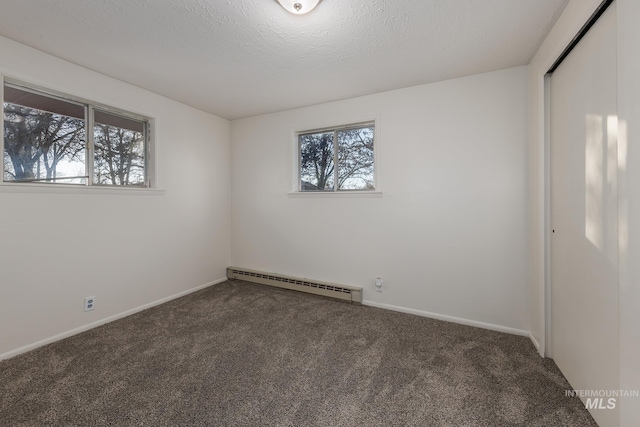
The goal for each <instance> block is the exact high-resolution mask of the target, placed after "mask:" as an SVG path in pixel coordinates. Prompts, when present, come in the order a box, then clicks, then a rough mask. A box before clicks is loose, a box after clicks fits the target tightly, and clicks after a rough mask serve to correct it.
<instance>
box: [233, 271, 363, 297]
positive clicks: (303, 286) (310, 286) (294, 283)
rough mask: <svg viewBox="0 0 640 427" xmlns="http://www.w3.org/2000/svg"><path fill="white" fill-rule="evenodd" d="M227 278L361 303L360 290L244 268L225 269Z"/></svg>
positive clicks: (353, 287)
mask: <svg viewBox="0 0 640 427" xmlns="http://www.w3.org/2000/svg"><path fill="white" fill-rule="evenodd" d="M227 278H228V279H238V280H246V281H247V282H253V283H260V284H262V285H268V286H275V287H278V288H284V289H290V290H292V291H300V292H307V293H310V294H316V295H322V296H325V297H330V298H337V299H340V300H343V301H349V302H353V303H356V304H361V303H362V288H358V287H355V286H348V285H338V284H335V283H329V282H321V281H318V280H311V279H303V278H300V277H291V276H284V275H282V274H275V273H266V272H264V271H256V270H248V269H246V268H238V267H227Z"/></svg>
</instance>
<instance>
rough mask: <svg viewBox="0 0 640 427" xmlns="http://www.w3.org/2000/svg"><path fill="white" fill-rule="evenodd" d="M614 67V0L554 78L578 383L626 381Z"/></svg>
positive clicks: (562, 259) (559, 233)
mask: <svg viewBox="0 0 640 427" xmlns="http://www.w3.org/2000/svg"><path fill="white" fill-rule="evenodd" d="M616 75H617V73H616V5H615V2H614V3H613V4H612V5H611V6H610V7H609V8H608V9H607V10H606V11H605V13H604V14H603V15H602V16H601V17H600V19H599V20H598V21H597V22H596V23H595V25H594V26H593V27H592V28H591V29H590V30H589V32H588V33H587V34H586V35H585V37H584V38H583V39H582V40H581V41H580V42H579V43H578V45H577V46H576V48H575V49H574V50H573V51H572V52H571V53H570V54H569V56H568V57H567V58H566V59H565V60H564V62H562V64H561V65H560V66H559V67H558V68H557V69H556V70H555V71H554V72H553V74H552V75H551V83H550V85H551V86H550V93H551V99H550V116H551V121H550V124H551V126H550V146H551V228H552V230H553V232H552V235H551V345H552V348H551V351H552V357H553V359H554V360H555V362H556V364H557V365H558V367H559V368H560V369H561V370H562V372H563V373H564V374H565V376H566V377H567V379H568V380H569V382H570V383H571V385H572V387H573V388H574V389H580V390H616V389H618V383H619V381H618V378H619V376H618V360H619V358H618V348H619V347H618V265H617V263H618V261H617V257H618V256H617V254H618V244H617V229H618V224H617V191H616V176H617V112H616V104H617V100H616V93H617V92H616ZM583 400H586V399H583ZM598 403H599V406H606V405H607V404H608V402H607V399H606V398H605V399H604V403H603V404H601V405H600V402H598ZM591 404H593V402H591ZM591 413H592V414H593V416H594V418H595V419H596V421H598V423H599V424H600V425H601V426H615V425H617V424H618V421H617V420H618V418H617V417H618V414H617V409H592V410H591Z"/></svg>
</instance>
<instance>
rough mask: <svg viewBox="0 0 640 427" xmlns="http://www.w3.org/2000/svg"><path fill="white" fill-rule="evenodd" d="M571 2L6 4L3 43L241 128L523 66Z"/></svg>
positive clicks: (67, 0) (90, 0) (1, 15)
mask: <svg viewBox="0 0 640 427" xmlns="http://www.w3.org/2000/svg"><path fill="white" fill-rule="evenodd" d="M567 2H568V0H323V1H322V2H321V3H320V4H319V5H318V7H317V8H316V9H315V10H314V11H312V12H310V13H309V14H306V15H293V14H290V13H288V12H286V11H285V10H284V9H283V8H282V7H281V6H280V5H279V4H278V2H277V1H275V0H63V1H61V0H1V2H0V35H2V36H5V37H8V38H10V39H13V40H16V41H18V42H21V43H24V44H26V45H29V46H32V47H34V48H37V49H40V50H42V51H45V52H48V53H51V54H53V55H56V56H58V57H60V58H64V59H66V60H69V61H71V62H74V63H76V64H79V65H82V66H84V67H87V68H90V69H93V70H96V71H99V72H101V73H104V74H106V75H109V76H112V77H115V78H117V79H120V80H123V81H126V82H129V83H132V84H134V85H137V86H140V87H143V88H146V89H148V90H151V91H153V92H156V93H159V94H162V95H165V96H167V97H169V98H173V99H175V100H178V101H181V102H184V103H185V104H188V105H191V106H194V107H196V108H199V109H201V110H204V111H208V112H210V113H213V114H216V115H218V116H220V117H224V118H227V119H235V118H240V117H248V116H252V115H257V114H263V113H269V112H274V111H281V110H286V109H290V108H296V107H301V106H306V105H312V104H318V103H321V102H326V101H333V100H338V99H344V98H350V97H354V96H359V95H366V94H371V93H376V92H382V91H386V90H391V89H398V88H402V87H408V86H414V85H418V84H423V83H429V82H434V81H440V80H446V79H450V78H455V77H461V76H465V75H471V74H476V73H481V72H486V71H493V70H498V69H503V68H509V67H514V66H519V65H525V64H527V63H528V62H529V60H530V59H531V57H532V56H533V54H534V53H535V51H536V50H537V48H538V47H539V45H540V44H541V42H542V40H543V39H544V37H545V35H546V34H547V32H548V31H549V30H550V28H551V26H552V25H553V23H554V22H555V20H556V19H557V17H558V16H559V14H560V13H561V12H562V10H563V8H564V7H565V5H566V3H567ZM0 59H1V58H0Z"/></svg>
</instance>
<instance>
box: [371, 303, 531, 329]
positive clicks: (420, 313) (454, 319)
mask: <svg viewBox="0 0 640 427" xmlns="http://www.w3.org/2000/svg"><path fill="white" fill-rule="evenodd" d="M362 304H363V305H368V306H371V307H377V308H384V309H386V310H392V311H399V312H400V313H407V314H415V315H416V316H422V317H428V318H430V319H437V320H444V321H446V322H453V323H460V324H461V325H467V326H475V327H476V328H482V329H489V330H491V331H497V332H505V333H507V334H512V335H520V336H523V337H529V336H531V334H530V332H529V331H525V330H524V329H516V328H510V327H508V326H501V325H495V324H493V323H485V322H478V321H476V320H469V319H463V318H461V317H455V316H447V315H445V314H438V313H431V312H429V311H422V310H416V309H413V308H406V307H400V306H397V305H391V304H383V303H380V302H375V301H366V300H365V301H362Z"/></svg>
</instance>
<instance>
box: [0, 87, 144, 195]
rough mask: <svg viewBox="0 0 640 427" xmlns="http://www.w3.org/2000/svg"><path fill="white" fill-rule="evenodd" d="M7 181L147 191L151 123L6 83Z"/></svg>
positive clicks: (4, 155) (5, 170) (122, 113)
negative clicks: (134, 188)
mask: <svg viewBox="0 0 640 427" xmlns="http://www.w3.org/2000/svg"><path fill="white" fill-rule="evenodd" d="M3 108H4V143H3V147H4V150H3V181H4V182H11V183H30V182H31V183H33V182H38V183H55V184H79V185H106V186H121V187H148V186H149V185H150V180H149V177H148V168H147V163H148V157H149V156H148V151H149V120H148V119H145V118H142V117H138V116H135V115H133V114H130V113H127V112H124V111H118V110H115V109H112V108H108V107H104V106H98V105H95V104H92V103H88V102H80V101H76V100H73V99H70V98H67V97H63V96H59V95H53V94H50V93H47V92H44V91H40V90H36V89H32V88H29V87H26V86H23V85H19V84H14V83H11V82H5V83H4V100H3Z"/></svg>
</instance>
